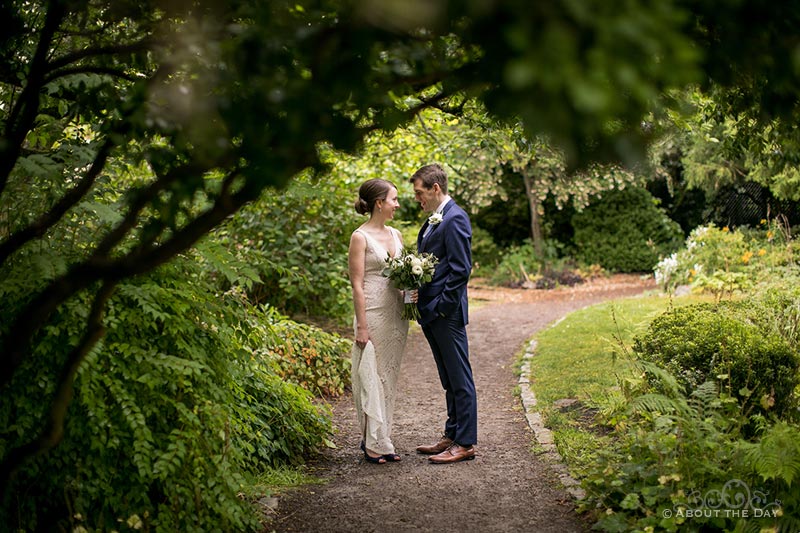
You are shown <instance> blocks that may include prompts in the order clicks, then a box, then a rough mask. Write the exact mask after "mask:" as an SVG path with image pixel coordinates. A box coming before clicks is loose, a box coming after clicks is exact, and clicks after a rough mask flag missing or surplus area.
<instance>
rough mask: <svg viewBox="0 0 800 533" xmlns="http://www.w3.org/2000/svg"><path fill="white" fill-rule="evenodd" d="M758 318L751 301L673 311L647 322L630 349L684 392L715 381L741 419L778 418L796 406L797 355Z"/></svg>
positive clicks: (759, 310)
mask: <svg viewBox="0 0 800 533" xmlns="http://www.w3.org/2000/svg"><path fill="white" fill-rule="evenodd" d="M763 313H764V308H763V307H760V306H755V305H754V304H753V302H723V303H721V304H698V305H692V306H688V307H681V308H676V309H673V310H671V311H668V312H666V313H664V314H663V315H661V316H659V317H657V318H656V319H655V320H653V322H652V323H651V324H650V327H649V329H648V330H647V332H646V333H645V334H644V335H643V336H641V337H639V338H637V339H636V341H635V343H634V347H633V349H634V352H635V353H636V354H637V355H638V356H639V357H640V358H642V359H643V360H645V361H651V362H654V363H656V364H658V365H660V366H661V367H663V368H665V369H666V370H667V371H669V372H670V373H672V374H673V375H675V376H676V377H677V379H678V380H679V382H680V383H681V384H682V385H684V386H685V387H686V388H687V390H689V391H691V390H693V389H695V388H697V387H698V386H700V384H702V383H704V382H706V381H713V380H719V381H720V383H721V385H722V386H723V387H724V388H725V389H726V390H727V391H728V392H729V393H730V394H731V396H733V397H735V398H737V400H738V401H739V402H740V404H741V405H742V408H743V409H744V413H745V414H751V413H768V412H772V413H775V414H776V415H777V416H784V415H787V414H789V413H790V412H791V411H792V410H793V408H794V407H795V405H796V398H795V395H794V390H795V387H797V385H798V383H800V374H798V366H799V363H798V354H797V351H796V349H795V348H793V347H792V346H790V345H789V344H787V343H786V341H785V340H784V339H783V338H781V337H780V336H778V335H777V334H775V333H773V332H771V331H769V330H767V329H765V328H764V327H763V326H762V325H759V323H762V324H763V319H762V318H761V317H762V316H763Z"/></svg>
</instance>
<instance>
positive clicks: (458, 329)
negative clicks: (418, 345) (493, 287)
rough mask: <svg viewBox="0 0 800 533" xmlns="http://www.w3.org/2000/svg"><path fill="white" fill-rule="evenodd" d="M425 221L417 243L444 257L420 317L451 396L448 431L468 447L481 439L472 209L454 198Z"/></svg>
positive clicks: (423, 294)
mask: <svg viewBox="0 0 800 533" xmlns="http://www.w3.org/2000/svg"><path fill="white" fill-rule="evenodd" d="M428 226H429V223H428V222H425V224H424V225H423V226H422V229H421V230H420V232H419V236H418V237H417V249H418V250H419V251H420V252H427V253H431V254H433V255H435V256H436V257H437V258H438V259H439V264H438V265H436V271H435V273H434V275H433V279H432V280H431V282H430V283H427V284H426V285H424V286H423V287H421V288H420V289H419V298H418V301H417V307H418V308H419V312H420V319H419V323H420V325H421V326H422V331H423V332H424V333H425V337H426V338H427V339H428V343H429V344H430V346H431V351H432V352H433V358H434V360H435V361H436V366H437V368H438V370H439V379H440V380H441V382H442V387H444V390H445V398H446V400H447V422H446V424H445V429H444V433H445V435H446V436H447V437H449V438H451V439H453V440H454V441H455V442H457V443H458V444H460V445H461V446H464V447H469V446H471V445H473V444H475V443H476V442H477V440H478V403H477V398H476V394H475V383H474V382H473V379H472V367H471V366H470V364H469V345H468V343H467V330H466V325H467V322H468V321H469V318H468V309H467V281H468V280H469V275H470V272H471V270H472V250H471V242H472V226H471V225H470V222H469V217H468V216H467V213H465V212H464V210H463V209H461V208H460V207H459V206H458V205H456V204H455V202H453V200H450V201H448V202H447V203H446V204H445V206H444V210H443V213H442V221H441V222H440V223H439V224H436V225H434V226H431V228H430V231H429V232H428V234H427V235H425V230H426V229H428Z"/></svg>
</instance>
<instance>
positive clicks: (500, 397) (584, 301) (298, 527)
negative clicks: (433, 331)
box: [270, 276, 653, 533]
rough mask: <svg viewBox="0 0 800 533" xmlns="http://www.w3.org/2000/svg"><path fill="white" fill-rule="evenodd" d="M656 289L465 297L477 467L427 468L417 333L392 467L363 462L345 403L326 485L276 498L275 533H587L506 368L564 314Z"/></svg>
mask: <svg viewBox="0 0 800 533" xmlns="http://www.w3.org/2000/svg"><path fill="white" fill-rule="evenodd" d="M650 288H653V284H652V282H649V281H643V280H641V279H639V278H638V277H636V276H615V277H613V278H610V279H607V280H599V281H595V282H591V283H588V284H584V285H581V286H578V287H576V288H572V289H557V290H553V291H531V290H495V289H491V290H490V289H487V288H482V287H480V286H476V287H471V288H470V298H471V300H475V301H476V302H477V303H478V305H475V306H474V308H473V309H472V310H471V313H470V325H469V326H468V330H467V331H468V335H469V341H470V353H471V363H472V368H473V373H474V376H475V382H476V387H477V391H478V423H479V430H478V444H477V446H476V450H477V452H478V457H477V459H476V460H475V461H468V462H464V463H459V464H454V465H433V464H429V463H428V460H427V456H423V455H417V454H416V453H415V452H414V448H415V447H416V446H417V445H419V444H424V443H429V442H435V441H436V439H437V438H438V436H439V435H440V434H441V431H442V426H443V423H444V415H445V407H444V393H443V391H442V389H441V385H440V384H439V379H438V376H437V373H436V365H435V364H434V362H433V358H432V356H431V353H430V349H429V348H428V346H427V344H426V342H425V338H424V336H423V335H422V332H421V331H420V330H419V328H418V327H416V326H415V327H413V328H412V330H411V335H410V337H409V341H408V347H407V350H406V356H405V359H404V360H403V365H402V368H401V377H400V383H399V392H398V395H399V396H398V398H397V407H396V414H395V426H394V435H393V440H394V443H395V447H396V448H397V451H398V453H400V454H401V455H402V457H403V460H402V461H401V462H399V463H391V464H386V465H373V464H368V463H366V462H365V461H364V460H363V459H362V458H361V457H360V456H359V450H358V443H359V435H358V428H357V426H356V425H355V414H354V410H353V406H352V400H351V398H350V396H346V397H343V398H341V399H339V400H338V401H336V402H335V403H334V404H333V408H334V423H335V426H336V427H337V428H338V433H337V434H336V436H335V438H334V441H335V443H336V445H337V446H338V448H337V449H334V450H329V451H326V452H325V453H324V454H323V455H322V456H321V457H320V459H319V460H317V461H316V462H315V463H313V464H312V465H311V468H312V474H314V475H316V476H318V477H322V478H325V479H327V480H328V483H326V484H324V485H316V486H308V487H303V488H300V489H296V490H293V491H290V492H288V493H286V494H283V495H281V496H280V497H279V504H278V510H277V515H276V516H275V517H274V519H273V520H272V523H271V525H270V526H271V527H270V529H271V530H274V531H277V532H284V531H285V532H288V531H292V532H321V531H325V532H354V531H355V532H359V533H362V532H370V531H381V532H404V531H463V532H467V533H471V532H493V531H535V532H545V531H553V532H559V533H563V532H568V531H587V530H588V529H589V528H588V525H587V524H586V523H584V522H582V521H581V518H580V517H579V516H578V515H577V514H576V513H575V512H574V506H573V504H572V501H571V499H570V497H569V496H568V495H567V493H566V492H565V491H564V490H563V488H561V487H560V484H559V483H558V480H557V479H556V477H555V475H554V474H553V472H552V471H551V470H550V468H549V467H548V466H547V465H546V464H544V463H543V462H542V461H541V460H540V459H538V458H537V457H536V456H535V455H533V454H532V453H530V448H531V444H532V432H531V431H530V430H529V428H528V426H527V424H526V421H525V417H524V413H523V412H522V409H521V405H520V400H519V398H518V397H516V396H514V394H513V389H514V387H515V386H516V384H517V378H516V376H515V375H514V372H513V369H512V365H513V363H514V361H515V358H516V356H517V355H518V353H519V351H520V349H521V348H522V346H523V343H524V342H525V341H526V340H527V339H528V338H529V337H530V336H531V335H532V334H534V333H535V332H537V331H539V330H541V329H543V328H545V327H546V326H548V325H549V324H551V323H552V322H553V321H555V320H557V319H559V318H561V317H563V316H564V315H566V314H567V313H569V312H571V311H574V310H577V309H581V308H583V307H585V306H587V305H591V304H594V303H597V302H601V301H604V300H608V299H612V298H618V297H623V296H630V295H635V294H640V293H641V292H643V291H644V290H646V289H650Z"/></svg>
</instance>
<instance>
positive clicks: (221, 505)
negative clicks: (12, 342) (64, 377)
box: [0, 257, 344, 532]
mask: <svg viewBox="0 0 800 533" xmlns="http://www.w3.org/2000/svg"><path fill="white" fill-rule="evenodd" d="M84 300H85V299H83V298H81V299H79V298H76V299H74V300H71V301H70V302H69V303H68V304H67V305H65V306H62V307H61V308H59V312H58V314H57V315H56V316H54V317H53V319H52V320H50V321H49V322H48V324H47V325H46V326H45V327H44V328H43V329H42V331H41V333H40V335H39V336H38V338H37V343H36V345H35V346H33V348H32V350H33V351H32V355H31V357H29V358H28V359H27V360H26V361H25V363H24V365H23V366H22V367H21V368H20V369H19V370H18V371H17V373H16V374H15V376H14V379H13V380H12V382H11V383H10V384H8V385H6V386H4V388H3V390H2V394H3V398H4V400H3V402H2V404H0V427H1V428H3V429H2V431H3V438H2V439H0V454H2V455H4V456H5V454H6V453H7V452H8V451H9V450H10V449H12V448H14V447H16V446H19V445H21V444H23V443H24V442H27V441H29V440H30V439H32V438H34V437H35V436H36V435H37V434H38V432H39V431H40V428H41V426H42V424H43V422H42V420H43V417H44V413H45V409H46V406H47V404H48V402H49V399H50V396H51V394H52V391H53V390H54V387H55V384H54V379H55V376H56V375H58V372H57V368H58V367H59V365H60V364H62V362H63V361H64V358H65V357H66V354H67V352H68V350H69V349H70V347H71V346H73V345H74V344H75V343H76V340H77V338H78V336H79V335H80V331H81V328H82V327H83V325H84V322H85V317H86V313H87V309H88V307H89V305H88V302H87V301H84ZM6 309H7V308H5V307H4V308H3V309H2V310H0V313H1V314H2V316H1V317H0V318H2V320H3V321H5V320H6V319H7V316H5V313H6ZM281 322H282V321H281V320H280V319H278V318H277V317H276V316H275V315H270V314H269V313H267V312H266V311H263V310H259V309H256V308H253V307H252V306H251V305H250V304H249V302H247V301H246V300H245V299H244V298H243V297H241V296H240V295H239V291H238V290H235V291H229V292H228V293H226V294H219V293H217V292H216V290H215V287H214V286H213V285H212V284H210V283H209V282H208V280H207V276H206V273H205V272H204V271H202V270H201V268H200V261H198V260H197V258H196V257H192V258H186V259H180V260H178V261H176V262H174V263H170V264H169V265H166V266H164V267H162V268H160V269H159V270H158V271H156V272H154V273H153V274H151V275H148V276H143V277H140V278H137V279H135V280H133V281H131V282H128V283H125V284H123V285H121V286H120V287H119V288H118V291H117V293H116V295H115V296H114V297H113V298H112V300H111V301H110V303H109V305H108V311H107V317H106V323H107V327H108V331H107V334H106V336H105V337H104V338H103V340H102V341H101V343H100V344H98V345H97V346H96V348H95V349H94V350H93V351H92V352H91V353H90V354H89V356H88V357H87V359H86V361H85V362H84V364H83V366H82V368H81V370H80V372H79V374H78V377H77V379H76V384H75V385H76V390H75V397H74V400H73V401H72V405H71V407H70V410H69V416H68V419H67V426H66V431H65V435H64V440H63V442H61V444H60V445H59V446H57V447H56V448H55V449H53V450H52V451H51V452H49V453H47V454H44V455H41V456H39V457H37V458H36V459H35V460H32V461H29V462H28V463H26V464H25V465H24V466H23V467H22V469H21V470H20V471H19V473H18V475H17V477H16V479H15V481H14V483H13V485H12V486H11V490H10V494H11V495H12V497H11V498H10V499H9V502H8V505H6V506H3V507H2V508H0V523H2V524H4V525H5V526H7V527H9V528H18V529H21V530H23V531H29V530H34V529H37V528H43V527H45V528H52V529H56V528H63V529H72V528H74V527H77V526H81V527H85V528H87V529H90V530H93V529H98V530H113V529H118V528H120V527H122V526H121V524H126V523H128V524H133V525H136V524H139V525H141V527H142V528H143V529H145V530H153V531H170V532H171V531H210V530H222V531H247V530H254V529H257V528H258V523H257V519H256V517H255V514H254V513H253V512H252V508H251V505H250V503H249V502H248V501H246V500H244V499H242V497H241V493H242V491H243V487H244V485H245V483H246V479H247V476H248V475H249V474H251V473H257V472H258V471H259V469H263V468H264V467H265V466H267V465H276V464H282V463H287V462H297V461H299V460H302V457H303V456H304V455H306V454H307V453H308V452H309V451H311V450H312V449H314V448H315V447H316V446H319V445H320V444H323V443H324V442H325V440H326V438H327V435H328V433H329V431H330V422H329V419H328V418H327V416H326V412H325V410H324V409H323V408H321V407H319V406H317V405H315V402H314V401H313V398H312V395H311V394H310V393H309V392H308V391H306V390H304V389H302V388H300V387H299V386H297V385H294V384H292V383H290V382H288V381H286V380H284V379H282V378H281V377H280V376H279V375H278V373H277V370H278V369H277V366H276V364H275V361H274V359H273V358H272V357H270V356H268V355H267V354H266V352H265V350H268V349H275V346H276V345H277V344H279V343H280V342H281V341H280V335H281V334H282V328H283V325H282V324H281ZM276 324H278V326H277V327H276ZM306 333H307V334H308V339H309V342H311V339H313V338H314V337H319V338H326V337H325V334H323V333H322V332H314V333H313V334H312V332H306ZM324 342H327V343H329V346H334V345H335V342H333V341H327V340H325V341H324ZM337 364H338V363H337ZM338 366H339V367H343V366H344V365H341V364H338ZM133 525H131V526H130V527H133Z"/></svg>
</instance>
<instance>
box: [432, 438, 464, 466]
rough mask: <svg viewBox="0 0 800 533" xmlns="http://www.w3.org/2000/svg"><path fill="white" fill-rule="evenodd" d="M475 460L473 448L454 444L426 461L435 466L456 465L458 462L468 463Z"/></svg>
mask: <svg viewBox="0 0 800 533" xmlns="http://www.w3.org/2000/svg"><path fill="white" fill-rule="evenodd" d="M470 459H475V447H474V446H469V447H468V448H465V447H463V446H460V445H458V444H456V443H455V442H454V443H453V444H452V445H451V446H450V447H449V448H447V449H446V450H445V451H443V452H442V453H440V454H437V455H432V456H430V457H428V461H430V462H432V463H436V464H448V463H457V462H459V461H469V460H470Z"/></svg>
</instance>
